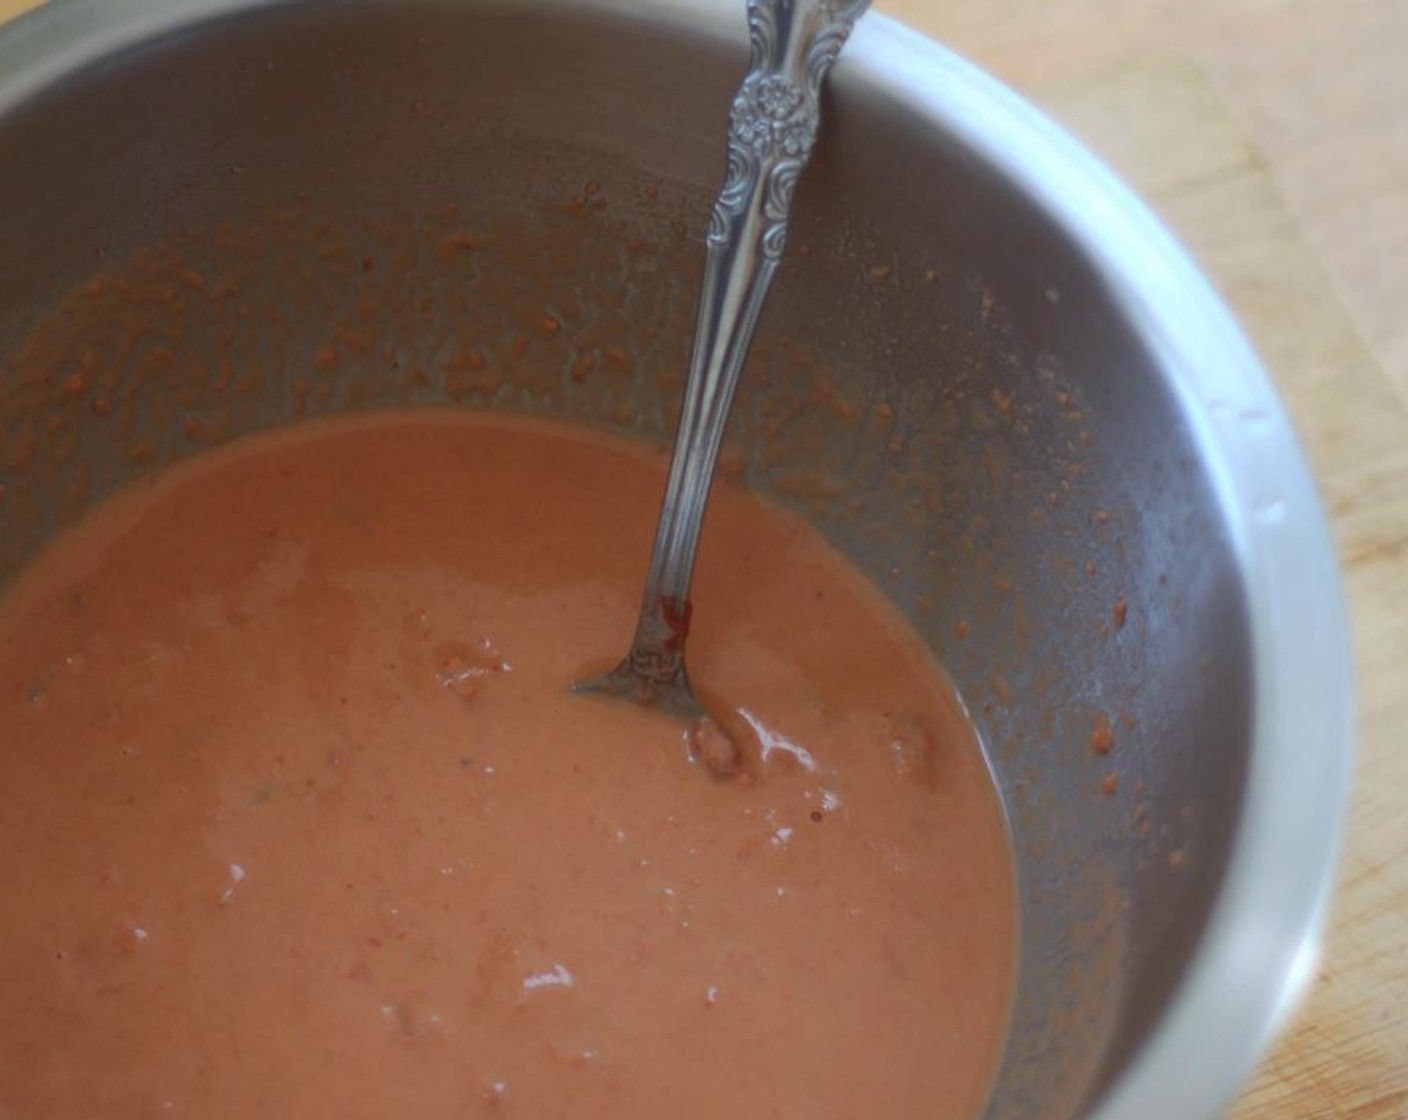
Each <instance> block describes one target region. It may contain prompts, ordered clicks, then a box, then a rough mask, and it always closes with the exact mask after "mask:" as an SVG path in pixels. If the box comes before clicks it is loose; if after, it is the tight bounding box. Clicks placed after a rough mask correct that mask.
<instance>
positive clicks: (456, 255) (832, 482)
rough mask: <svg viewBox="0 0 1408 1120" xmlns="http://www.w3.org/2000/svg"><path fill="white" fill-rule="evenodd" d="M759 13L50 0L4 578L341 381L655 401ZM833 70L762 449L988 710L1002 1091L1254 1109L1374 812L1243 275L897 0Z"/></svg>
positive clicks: (1177, 1109)
mask: <svg viewBox="0 0 1408 1120" xmlns="http://www.w3.org/2000/svg"><path fill="white" fill-rule="evenodd" d="M740 8H741V5H739V4H737V3H733V2H725V0H717V2H712V3H708V4H700V3H695V2H688V3H686V2H685V0H629V2H628V0H619V2H609V0H575V2H574V0H521V2H516V3H506V2H492V0H482V2H473V0H464V2H462V3H450V2H447V0H405V2H402V3H399V4H395V5H390V4H371V3H365V2H352V0H348V2H328V3H318V4H314V3H292V2H283V3H275V2H257V0H140V2H138V0H130V2H128V0H122V2H118V0H75V2H68V3H65V2H62V0H55V2H54V3H52V4H50V5H49V6H48V7H47V8H45V9H43V10H41V11H39V12H38V13H36V14H33V15H31V16H28V17H25V18H22V19H20V20H19V21H18V22H17V23H16V24H14V25H12V26H10V27H8V28H6V29H5V31H4V32H3V34H0V487H3V498H0V579H3V578H5V577H6V576H8V575H9V574H11V573H13V572H14V570H15V569H16V567H17V566H18V565H20V564H21V563H23V562H24V560H25V559H26V558H27V557H28V556H30V555H32V554H33V553H34V551H35V550H36V549H37V548H38V547H39V546H40V545H41V544H42V542H43V541H44V539H45V538H46V537H47V536H49V535H50V534H51V533H52V532H54V531H55V530H57V529H58V528H60V527H61V526H62V525H63V524H65V523H66V522H67V521H69V520H71V519H72V517H73V516H75V515H76V514H77V513H78V512H79V511H81V510H82V509H83V508H84V507H85V506H86V505H87V504H89V503H90V502H91V501H93V500H95V499H96V498H97V497H99V496H101V495H102V494H103V493H106V492H108V491H110V490H111V489H112V488H113V487H115V486H117V485H119V484H121V483H123V482H125V481H127V480H129V479H131V478H133V477H135V476H137V475H139V474H141V473H143V472H146V471H149V470H151V469H153V468H154V467H156V466H159V465H161V464H163V463H166V462H170V461H173V460H176V459H179V458H181V457H182V456H185V455H188V454H190V453H193V452H195V451H198V450H200V449H201V448H203V447H206V446H209V445H211V444H213V443H217V442H219V441H221V440H224V439H228V438H230V437H232V436H235V435H238V434H240V433H241V432H245V431H249V430H252V429H255V428H258V427H261V426H266V425H269V424H274V423H281V422H285V421H287V420H289V419H292V418H295V417H298V416H303V415H315V414H323V413H329V412H335V411H339V410H344V409H352V408H369V407H377V406H383V405H404V404H420V405H448V406H457V405H480V406H490V407H498V408H513V409H529V410H535V411H545V412H550V413H555V414H563V415H569V416H576V417H580V418H583V419H586V420H589V421H591V422H594V423H599V424H606V425H611V426H615V427H621V428H626V429H629V430H634V431H639V432H641V433H643V434H645V435H649V436H653V437H659V436H661V435H662V434H663V433H664V432H665V431H666V430H667V427H668V423H669V421H670V419H671V417H672V407H673V404H672V402H673V399H674V396H675V394H676V393H677V391H678V387H679V371H680V369H681V368H682V365H683V357H684V354H685V347H686V341H687V338H686V332H687V329H688V325H689V319H690V311H691V306H692V298H693V291H694V285H695V282H696V276H697V270H698V265H699V258H700V250H699V241H700V236H701V233H702V231H703V229H704V227H705V218H706V213H707V207H708V201H709V196H710V193H711V191H712V190H713V188H714V187H715V185H716V184H717V181H718V177H719V175H720V172H721V147H720V142H719V137H720V129H721V127H722V125H723V121H724V119H725V115H726V110H727V105H728V100H729V96H730V92H731V90H732V88H733V86H734V83H735V82H736V81H737V79H738V77H739V75H740V73H741V70H742V67H743V64H744V47H743V44H744V34H743V21H742V18H741V11H740ZM835 77H836V81H835V85H834V88H833V90H832V93H831V97H830V102H831V103H830V104H829V105H828V107H827V111H826V114H825V115H826V118H827V123H826V126H825V129H824V133H823V136H822V140H821V143H820V146H819V151H818V157H817V161H816V163H815V165H814V166H813V167H812V168H811V170H810V171H809V172H808V175H807V176H806V178H805V182H804V184H803V186H802V189H801V191H800V192H799V196H798V200H797V205H796V222H797V229H796V230H795V232H794V234H793V237H792V239H791V244H790V248H789V258H788V262H789V263H788V265H787V267H786V270H785V274H784V275H783V276H782V277H781V278H780V280H779V283H778V285H777V287H776V289H775V293H774V297H773V303H772V305H771V306H770V307H769V308H768V310H767V312H766V314H765V316H764V323H763V326H762V337H761V339H760V341H759V344H758V346H757V349H756V351H755V355H754V358H753V361H752V363H751V368H750V372H749V373H748V374H747V375H746V376H747V380H746V384H745V387H744V389H743V392H742V397H741V400H740V405H739V415H738V416H737V417H736V419H735V423H734V433H733V440H734V445H735V448H736V450H735V453H734V466H735V468H736V469H738V470H741V471H743V472H744V473H745V474H746V475H747V476H748V477H749V478H750V479H751V481H752V482H753V484H754V485H756V486H757V487H758V488H760V489H761V490H763V491H766V492H768V493H771V494H774V495H776V496H777V497H778V498H779V499H780V500H782V501H785V502H787V503H789V504H791V505H793V506H794V507H796V508H798V509H801V510H802V511H803V512H805V513H806V514H807V515H808V516H809V517H811V518H812V519H813V520H814V521H815V523H816V524H817V525H819V526H820V527H821V529H822V530H823V531H824V532H825V533H827V534H828V535H829V536H830V538H831V539H832V540H834V541H835V542H836V543H837V544H838V545H839V546H840V547H842V548H843V549H845V550H846V551H847V552H849V553H850V554H851V555H852V556H853V557H854V558H855V559H856V560H857V561H858V562H859V563H860V564H861V565H862V566H863V567H864V568H865V569H866V570H867V571H868V572H870V573H871V574H872V575H873V576H874V578H875V579H876V580H877V581H879V582H880V584H881V585H882V586H883V587H885V588H887V589H888V590H889V592H890V593H891V594H892V595H893V597H894V598H895V600H896V601H897V602H898V603H899V604H900V605H901V606H902V607H903V608H904V609H905V610H906V611H907V612H908V613H909V615H910V617H911V618H912V619H913V620H914V623H915V625H916V626H917V627H918V628H919V629H920V631H921V632H922V633H923V634H924V635H925V636H926V637H927V638H928V640H929V641H930V642H931V643H932V645H933V647H934V649H935V650H936V651H937V653H938V654H939V656H940V657H941V658H942V659H943V660H944V662H945V663H946V664H947V665H948V667H949V668H950V671H951V673H952V675H953V676H954V678H955V680H956V682H957V683H958V685H959V687H960V689H961V691H962V692H963V694H964V696H965V697H966V700H967V703H968V704H969V705H970V707H971V710H972V711H973V713H974V716H975V718H976V719H977V721H978V723H979V725H980V727H981V730H982V733H983V736H984V739H985V741H986V745H987V748H988V750H989V753H990V757H991V762H992V766H993V768H994V771H995V773H996V775H997V778H998V781H999V783H1000V785H1001V787H1002V790H1003V793H1004V795H1005V798H1006V801H1007V805H1008V809H1009V813H1010V817H1011V825H1012V829H1013V835H1014V841H1015V848H1016V852H1017V857H1018V861H1019V865H1020V866H1019V875H1020V896H1021V902H1022V947H1021V959H1020V978H1019V990H1018V993H1017V997H1016V1002H1015V1006H1014V1008H1013V1011H1012V1029H1011V1038H1010V1044H1009V1048H1008V1051H1007V1054H1006V1058H1005V1061H1004V1065H1003V1069H1002V1073H1001V1076H1000V1079H999V1082H998V1085H997V1087H996V1090H995V1093H994V1096H993V1099H992V1102H991V1105H990V1109H989V1114H990V1115H991V1116H992V1117H1068V1116H1073V1115H1094V1116H1100V1117H1127V1118H1130V1120H1157V1118H1160V1117H1170V1118H1172V1117H1177V1118H1179V1120H1187V1118H1189V1117H1200V1116H1208V1115H1211V1114H1213V1113H1214V1112H1215V1111H1216V1110H1217V1109H1219V1108H1220V1107H1221V1106H1222V1105H1224V1104H1225V1103H1226V1102H1227V1101H1228V1100H1229V1098H1230V1097H1231V1095H1232V1094H1233V1092H1234V1091H1235V1089H1236V1087H1237V1085H1238V1083H1239V1082H1240V1081H1241V1080H1242V1079H1243V1078H1244V1077H1245V1076H1246V1074H1247V1073H1248V1071H1249V1070H1250V1068H1251V1067H1252V1064H1253V1062H1254V1061H1255V1059H1256V1057H1257V1055H1258V1054H1259V1052H1260V1051H1261V1049H1262V1048H1263V1046H1264V1045H1265V1043H1266V1041H1267V1038H1268V1035H1269V1033H1270V1032H1271V1031H1272V1030H1273V1028H1274V1027H1275V1026H1276V1024H1277V1023H1278V1022H1279V1021H1280V1020H1281V1018H1282V1016H1283V1015H1284V1013H1285V1011H1286V1009H1287V1005H1288V1003H1289V1002H1290V1001H1291V1000H1292V997H1293V996H1294V995H1295V994H1296V992H1297V991H1298V990H1299V988H1300V987H1301V985H1302V983H1303V981H1304V980H1305V979H1306V977H1307V976H1308V974H1309V973H1310V972H1311V970H1312V965H1313V962H1314V959H1315V952H1316V944H1317V937H1318V933H1319V930H1320V926H1321V921H1322V916H1323V912H1324V908H1325V902H1326V896H1327V891H1328V887H1329V884H1330V881H1331V877H1332V870H1333V866H1334V860H1335V854H1336V843H1337V837H1338V834H1339V831H1340V826H1341V822H1342V817H1343V811H1344V805H1345V794H1346V788H1347V783H1348V772H1349V718H1350V716H1349V707H1350V699H1349V698H1350V682H1349V672H1348V655H1347V644H1346V633H1345V621H1344V616H1343V612H1342V607H1341V603H1340V598H1339V592H1338V587H1337V578H1336V571H1335V566H1334V563H1333V559H1332V554H1331V549H1330V545H1329V541H1328V538H1327V534H1326V529H1325V523H1324V520H1323V518H1322V515H1321V512H1320V509H1319V507H1318V505H1317V502H1316V497H1315V493H1314V489H1313V487H1312V484H1311V480H1310V478H1309V476H1308V474H1307V471H1306V467H1305V465H1304V463H1303V462H1302V459H1301V457H1300V455H1299V453H1298V451H1297V448H1296V445H1295V441H1294V438H1293V436H1292V433H1291V431H1290V429H1289V427H1288V425H1287V422H1286V420H1285V417H1284V415H1283V413H1282V410H1281V408H1280V406H1279V405H1278V403H1277V401H1276V399H1275V397H1274V395H1273V393H1272V390H1271V387H1270V385H1269V383H1268V381H1267V378H1266V376H1265V374H1264V373H1263V372H1262V371H1261V369H1260V368H1259V367H1258V365H1257V361H1256V359H1255V357H1254V356H1253V355H1252V353H1251V352H1250V350H1249V349H1248V347H1247V345H1246V343H1245V342H1244V341H1243V339H1242V336H1241V335H1240V334H1239V333H1238V331H1237V329H1236V327H1235V326H1234V325H1233V323H1232V322H1231V320H1230V319H1229V317H1228V315H1227V313H1226V312H1225V311H1224V310H1223V308H1222V307H1221V305H1220V304H1219V303H1218V301H1217V299H1216V298H1215V297H1214V295H1213V294H1212V292H1211V291H1210V290H1209V288H1208V286H1207V285H1206V284H1205V283H1204V282H1203V280H1201V279H1200V278H1199V276H1198V274H1197V272H1196V271H1195V270H1194V269H1193V267H1192V266H1191V265H1190V263H1189V262H1188V260H1187V259H1186V258H1185V257H1184V256H1183V255H1182V253H1181V252H1180V251H1179V250H1178V249H1177V247H1176V246H1175V245H1174V244H1173V243H1172V241H1171V240H1170V238H1169V237H1168V235H1167V234H1166V233H1165V232H1164V231H1163V230H1162V229H1161V228H1160V227H1159V226H1158V225H1157V224H1156V223H1155V222H1154V221H1153V220H1152V219H1151V218H1150V217H1149V215H1148V214H1147V213H1146V212H1145V211H1144V210H1143V209H1141V208H1140V206H1139V205H1138V204H1137V203H1136V202H1135V201H1134V200H1133V199H1132V198H1131V197H1130V196H1129V195H1128V194H1127V193H1126V192H1125V191H1124V190H1123V189H1122V188H1121V187H1120V185H1119V184H1118V183H1117V182H1115V181H1114V180H1113V179H1112V178H1111V177H1110V176H1109V175H1108V174H1107V173H1106V172H1104V171H1103V170H1102V169H1101V168H1100V167H1099V166H1098V165H1097V164H1096V163H1095V162H1094V161H1093V160H1092V159H1091V158H1090V157H1089V156H1087V155H1086V154H1085V153H1084V152H1083V151H1082V150H1081V149H1080V148H1079V147H1077V146H1076V145H1075V144H1073V143H1072V142H1071V141H1070V140H1069V139H1067V138H1066V137H1065V136H1064V135H1063V134H1062V133H1061V132H1060V131H1059V130H1058V129H1056V128H1054V127H1053V126H1052V125H1051V124H1050V123H1048V122H1047V121H1045V120H1044V119H1043V118H1042V117H1041V116H1039V115H1038V114H1037V113H1035V112H1033V111H1032V110H1031V109H1030V108H1028V107H1027V106H1026V105H1024V104H1023V103H1022V102H1021V101H1019V100H1018V99H1017V98H1015V97H1014V96H1013V95H1012V94H1010V93H1008V92H1007V91H1006V90H1004V89H1002V88H1001V87H999V86H998V85H996V84H995V83H993V82H992V81H991V80H989V79H988V78H986V77H984V76H983V75H981V74H979V73H977V72H976V71H974V70H973V69H971V68H970V67H968V66H966V65H965V64H964V63H962V62H961V61H959V60H958V59H956V58H954V57H952V56H951V55H949V54H947V53H945V52H944V51H943V50H942V49H940V48H938V47H936V46H934V45H932V44H930V43H927V42H925V41H923V40H921V39H920V38H918V37H917V36H914V35H912V34H910V33H908V32H906V31H905V30H904V29H902V28H901V27H899V26H897V25H895V24H893V23H891V22H887V21H886V20H884V19H883V18H878V17H876V16H870V17H868V18H867V19H866V20H865V22H864V25H863V26H862V27H861V29H860V30H859V31H858V32H857V34H856V36H855V38H854V39H853V41H852V43H851V45H850V47H849V49H848V51H847V54H846V57H845V58H844V59H843V61H842V63H841V65H840V66H839V68H838V70H837V72H836V75H835ZM705 547H706V548H707V543H706V546H705ZM1107 729H1108V730H1107ZM0 736H3V729H0ZM1111 741H1112V746H1111ZM1106 746H1111V749H1110V750H1109V753H1108V754H1104V755H1102V754H1101V753H1100V751H1101V750H1103V749H1104V748H1105V747H1106ZM0 749H3V745H2V744H0ZM955 858H961V853H955ZM953 920H954V921H962V920H963V915H962V914H961V913H955V914H954V916H953ZM838 1012H839V1009H838ZM934 1045H935V1046H936V1047H938V1046H942V1045H943V1040H942V1039H935V1040H934ZM937 1104H938V1102H936V1106H937Z"/></svg>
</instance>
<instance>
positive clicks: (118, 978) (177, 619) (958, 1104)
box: [0, 413, 1014, 1120]
mask: <svg viewBox="0 0 1408 1120" xmlns="http://www.w3.org/2000/svg"><path fill="white" fill-rule="evenodd" d="M663 466H664V462H663V458H662V457H661V456H659V455H658V454H655V453H652V452H651V451H649V450H646V449H642V448H638V447H636V446H635V445H632V444H629V443H625V442H620V441H617V440H614V439H610V438H607V437H604V436H600V435H596V434H591V433H587V432H585V431H582V430H578V429H573V428H568V427H562V426H555V425H549V424H541V423H530V422H527V421H509V420H505V419H502V418H487V417H476V416H473V415H470V416H464V415H460V416H448V415H445V414H437V415H427V414H424V413H422V414H392V415H383V416H381V417H378V418H373V419H369V420H362V421H355V422H346V421H343V422H331V423H320V424H315V425H309V426H307V427H304V428H301V429H296V430H294V431H291V432H287V433H282V434H279V435H276V436H273V437H263V438H259V439H255V440H250V441H246V442H245V443H242V444H237V445H235V446H234V447H232V448H230V449H227V450H225V451H221V452H217V453H215V454H213V455H209V456H206V457H204V458H202V459H200V460H197V461H196V462H194V463H192V464H188V465H187V466H185V467H181V468H178V469H176V470H174V471H172V472H169V473H168V474H166V475H163V476H160V477H158V478H157V479H156V480H155V481H153V482H149V483H144V484H141V485H139V486H137V487H134V488H131V489H129V490H128V491H126V492H125V493H123V494H121V495H119V496H118V497H117V498H115V499H113V500H111V501H109V502H108V503H106V504H105V505H104V506H102V507H100V508H99V509H98V510H97V511H96V512H95V513H93V514H92V515H90V516H89V517H88V518H87V519H86V520H85V521H84V522H82V523H81V524H80V525H79V526H78V527H77V528H75V529H73V530H70V531H69V532H68V533H67V534H65V535H64V536H62V537H61V538H59V539H58V540H57V541H56V542H55V544H54V545H53V546H52V547H51V548H50V549H49V550H48V551H47V552H46V553H45V554H44V555H43V556H42V557H41V558H40V559H39V560H38V561H37V562H36V563H35V564H34V565H33V566H32V567H31V568H30V569H29V570H28V571H27V572H25V573H24V574H23V575H22V576H21V578H20V579H19V580H18V581H17V582H16V583H15V584H14V585H13V586H12V587H11V588H10V589H9V590H8V591H7V593H6V594H5V596H4V598H3V599H0V729H3V736H0V790H3V791H4V793H3V796H4V801H3V808H2V809H0V883H3V884H4V887H3V890H4V899H5V906H4V916H3V919H0V991H3V992H4V993H5V995H4V999H3V1001H0V1070H3V1071H4V1075H3V1076H0V1115H5V1116H9V1115H14V1116H22V1117H27V1118H28V1117H72V1116H79V1115H94V1116H96V1115H101V1116H105V1117H147V1116H156V1115H184V1116H195V1117H234V1118H239V1117H254V1116H271V1115H273V1116H277V1115H283V1116H338V1117H401V1116H427V1117H441V1116H444V1117H450V1116H475V1115H481V1114H483V1115H491V1114H492V1115H516V1116H523V1117H534V1118H538V1117H552V1116H571V1117H588V1118H590V1117H612V1118H617V1120H632V1118H637V1117H639V1118H646V1117H651V1118H655V1117H661V1116H671V1117H685V1118H689V1117H700V1118H704V1117H710V1118H713V1117H719V1116H744V1117H769V1116H778V1117H807V1118H808V1120H824V1118H827V1117H861V1116H864V1117H872V1116H874V1117H882V1116H883V1117H897V1118H899V1117H925V1118H933V1117H936V1116H937V1117H967V1116H971V1115H973V1114H975V1113H976V1111H977V1109H978V1108H979V1107H980V1106H981V1103H982V1101H983V1099H984V1097H985V1094H986V1090H987V1086H988V1084H989V1082H990V1080H991V1077H992V1074H993V1072H994V1070H995V1066H996V1062H997V1058H998V1052H999V1049H1000V1045H1001V1040H1002V1035H1003V1030H1004V1027H1005V1022H1006V1012H1007V1006H1008V1002H1009V996H1010V991H1011V984H1012V969H1013V959H1014V917H1013V907H1014V903H1013V885H1012V880H1011V871H1010V854H1009V849H1008V843H1007V839H1006V835H1005V832H1004V829H1003V825H1002V820H1001V816H1000V811H999V808H998V805H997V801H996V797H995V795H994V793H993V791H992V789H991V786H990V782H989V779H988V776H987V773H986V770H985V767H984V765H983V762H982V759H981V756H980V753H979V751H978V748H977V744H976V742H975V740H974V738H973V735H972V732H971V729H970V728H969V727H968V725H967V724H966V722H965V720H964V718H963V716H962V715H961V712H960V709H959V707H958V703H957V701H956V699H955V698H954V697H953V695H952V692H951V690H950V688H949V686H948V684H947V682H946V681H945V679H944V677H943V675H942V673H941V672H940V671H939V669H938V668H937V666H935V665H934V664H933V662H932V660H931V659H930V658H929V656H928V654H927V651H925V650H924V649H923V647H922V646H921V645H920V643H919V641H918V639H917V638H915V637H914V635H913V634H912V632H910V631H909V630H908V628H907V627H906V625H905V623H904V622H903V620H902V619H901V618H900V617H899V616H898V614H897V613H895V612H894V610H893V609H892V608H891V607H890V606H889V605H888V604H887V603H886V602H885V601H884V600H883V599H882V598H881V596H880V595H879V593H878V592H877V591H875V590H874V589H873V588H872V587H871V586H870V585H869V584H867V583H866V582H865V581H864V579H863V578H862V577H861V576H860V575H859V574H858V573H857V572H855V570H854V569H852V568H851V567H850V566H849V565H848V564H847V562H845V561H844V560H843V559H842V558H841V557H839V555H837V554H836V553H834V552H833V551H832V550H831V549H830V548H829V547H828V546H826V545H825V544H824V543H823V542H822V541H821V539H820V538H819V537H818V536H816V535H815V534H814V533H813V532H812V531H811V530H810V529H809V528H807V527H806V526H805V525H804V524H803V523H802V522H800V521H799V520H797V519H795V518H794V517H792V516H791V515H789V514H786V513H784V512H783V511H781V510H779V509H777V508H775V507H772V506H770V505H767V504H764V503H762V502H760V501H759V500H758V499H756V498H754V497H752V496H751V495H749V494H748V493H747V492H746V491H744V490H742V489H741V488H738V487H735V486H730V485H723V486H721V487H720V489H719V491H718V492H717V494H716V497H715V504H714V507H713V509H712V510H711V514H710V520H709V524H708V526H707V528H706V532H705V538H704V546H703V552H702V555H701V561H700V568H699V573H698V580H697V585H696V596H695V613H694V620H695V628H694V632H693V634H692V637H691V648H690V661H691V672H692V675H693V677H694V679H695V680H696V681H697V682H699V683H700V684H701V685H702V686H704V688H705V689H706V691H707V692H708V694H710V695H711V696H715V697H722V698H725V699H726V700H727V702H728V703H729V704H730V705H731V706H733V707H734V708H736V709H738V710H739V713H740V715H741V716H742V718H744V719H745V720H746V721H747V722H748V723H749V724H751V725H752V726H753V728H754V730H755V731H756V732H757V734H758V737H759V741H760V743H761V744H762V745H763V747H764V749H765V754H766V757H765V759H764V760H763V761H762V762H761V764H760V765H759V766H758V768H757V769H758V773H757V775H756V777H755V778H753V779H750V780H744V781H736V782H731V783H721V782H716V781H711V780H709V779H708V778H707V777H706V776H705V775H704V774H703V773H702V772H701V771H700V769H699V768H698V767H696V766H695V765H693V764H692V763H691V762H690V761H689V759H688V755H687V751H686V749H685V745H684V742H683V739H682V735H681V731H680V729H679V727H678V726H676V725H674V724H672V723H670V722H668V721H665V720H662V719H659V718H657V717H655V716H652V715H651V714H649V713H647V712H643V711H640V710H637V709H635V708H633V707H631V706H629V705H626V704H622V703H608V702H604V701H599V700H588V699H584V698H582V697H579V696H573V695H571V694H570V693H569V692H568V691H567V688H566V685H567V683H568V682H569V681H571V680H573V679H574V678H577V677H578V676H580V675H581V672H582V670H583V667H584V666H587V665H589V664H593V663H598V664H599V663H600V662H601V661H602V659H603V658H609V657H610V655H612V654H613V653H617V652H619V651H620V650H621V649H624V647H625V644H626V642H627V640H628V639H629V635H630V631H631V626H632V624H633V620H634V609H635V605H636V596H637V594H638V589H639V586H640V580H641V575H642V572H643V568H644V563H645V560H646V548H647V545H648V541H649V539H650V536H651V533H652V530H653V522H654V517H655V513H656V510H657V504H658V500H659V493H660V487H661V480H662V475H663Z"/></svg>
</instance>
